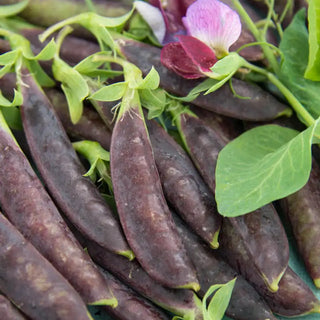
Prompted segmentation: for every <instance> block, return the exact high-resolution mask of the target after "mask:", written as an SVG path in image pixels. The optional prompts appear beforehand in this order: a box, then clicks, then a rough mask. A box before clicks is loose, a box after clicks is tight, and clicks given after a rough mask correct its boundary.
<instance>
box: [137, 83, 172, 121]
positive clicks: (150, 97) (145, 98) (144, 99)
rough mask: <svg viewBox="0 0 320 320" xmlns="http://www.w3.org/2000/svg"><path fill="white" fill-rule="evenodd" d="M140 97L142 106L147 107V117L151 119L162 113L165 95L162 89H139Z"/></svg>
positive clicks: (164, 105)
mask: <svg viewBox="0 0 320 320" xmlns="http://www.w3.org/2000/svg"><path fill="white" fill-rule="evenodd" d="M140 99H141V104H142V106H143V107H145V108H146V109H148V119H153V118H156V117H159V116H161V115H162V113H163V112H164V110H165V107H166V102H167V96H166V93H165V91H163V90H162V89H157V90H150V89H145V90H141V91H140Z"/></svg>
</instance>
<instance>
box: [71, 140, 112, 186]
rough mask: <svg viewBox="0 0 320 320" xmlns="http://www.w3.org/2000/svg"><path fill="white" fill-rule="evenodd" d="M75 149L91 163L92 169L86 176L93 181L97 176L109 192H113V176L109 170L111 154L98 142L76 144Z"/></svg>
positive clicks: (87, 141)
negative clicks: (105, 184)
mask: <svg viewBox="0 0 320 320" xmlns="http://www.w3.org/2000/svg"><path fill="white" fill-rule="evenodd" d="M72 145H73V148H74V149H75V150H76V151H77V152H78V153H80V154H81V155H83V156H84V157H85V158H86V159H87V160H88V161H89V163H90V168H89V170H88V171H87V173H86V174H85V176H90V177H91V178H92V180H93V181H95V180H96V174H97V173H98V175H99V176H100V177H101V179H102V180H104V181H105V182H106V183H107V185H108V187H109V190H112V183H111V176H110V170H109V162H110V154H109V152H108V151H106V150H105V149H103V148H102V146H101V145H100V144H99V143H98V142H96V141H90V140H82V141H77V142H74V143H73V144H72Z"/></svg>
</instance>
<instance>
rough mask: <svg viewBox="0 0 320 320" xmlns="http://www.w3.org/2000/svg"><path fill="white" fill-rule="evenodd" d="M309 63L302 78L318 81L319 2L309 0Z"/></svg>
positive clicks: (319, 49) (319, 59) (319, 53)
mask: <svg viewBox="0 0 320 320" xmlns="http://www.w3.org/2000/svg"><path fill="white" fill-rule="evenodd" d="M308 29H309V61H308V66H307V69H306V72H305V74H304V76H305V77H306V78H307V79H310V80H314V81H320V2H319V1H317V0H309V8H308Z"/></svg>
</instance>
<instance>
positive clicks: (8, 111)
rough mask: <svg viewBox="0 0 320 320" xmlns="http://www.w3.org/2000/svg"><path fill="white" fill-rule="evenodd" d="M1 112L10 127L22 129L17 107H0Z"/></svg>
mask: <svg viewBox="0 0 320 320" xmlns="http://www.w3.org/2000/svg"><path fill="white" fill-rule="evenodd" d="M1 112H2V114H3V116H4V118H5V119H6V122H7V124H8V126H9V127H10V128H11V129H15V130H23V125H22V121H21V114H20V110H19V108H1Z"/></svg>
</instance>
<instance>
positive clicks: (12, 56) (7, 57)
mask: <svg viewBox="0 0 320 320" xmlns="http://www.w3.org/2000/svg"><path fill="white" fill-rule="evenodd" d="M19 55H20V52H19V50H11V51H8V52H5V53H3V54H1V55H0V65H2V66H5V65H8V64H12V65H13V64H14V63H15V62H16V60H17V58H18V56H19Z"/></svg>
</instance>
